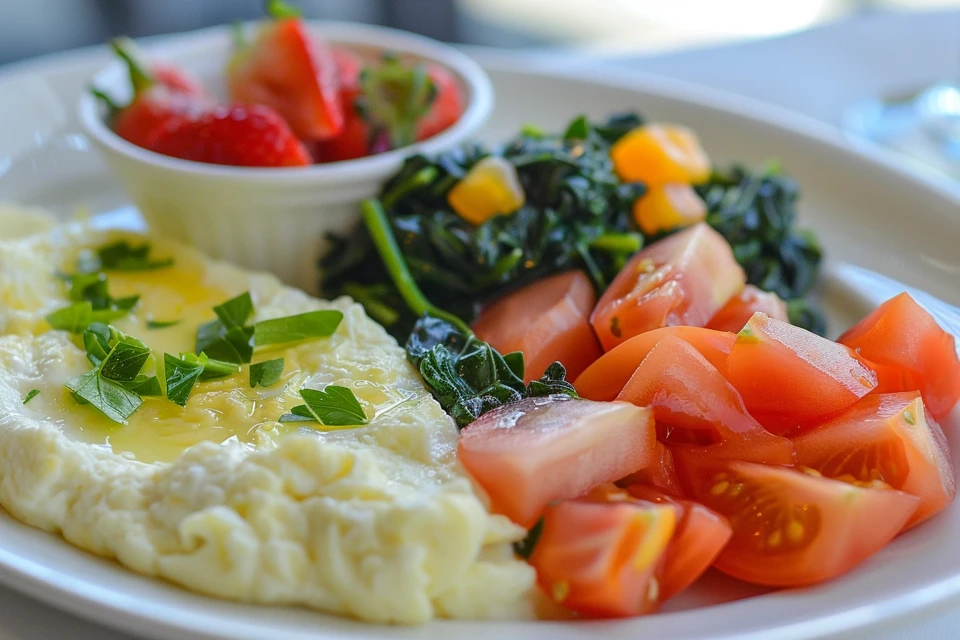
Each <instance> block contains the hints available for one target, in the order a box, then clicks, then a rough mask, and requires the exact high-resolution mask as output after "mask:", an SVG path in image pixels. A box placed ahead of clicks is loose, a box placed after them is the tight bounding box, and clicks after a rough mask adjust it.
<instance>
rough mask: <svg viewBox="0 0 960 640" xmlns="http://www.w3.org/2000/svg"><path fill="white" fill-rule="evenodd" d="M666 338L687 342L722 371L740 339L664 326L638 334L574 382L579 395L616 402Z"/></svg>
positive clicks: (727, 335)
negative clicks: (649, 354) (675, 338)
mask: <svg viewBox="0 0 960 640" xmlns="http://www.w3.org/2000/svg"><path fill="white" fill-rule="evenodd" d="M665 336H674V337H677V338H680V339H681V340H683V341H685V342H688V343H689V344H690V345H691V346H692V347H693V348H694V349H696V350H697V351H699V352H700V355H702V356H703V357H704V358H706V359H707V361H709V362H710V364H712V365H713V366H714V367H716V368H717V369H719V370H720V371H723V369H724V367H725V366H726V365H725V362H726V360H727V354H728V353H730V349H731V348H732V347H733V343H734V342H735V341H736V339H737V337H736V336H735V335H733V334H731V333H729V332H726V331H713V330H712V329H704V328H702V327H683V326H680V327H663V328H661V329H654V330H653V331H647V332H645V333H641V334H640V335H636V336H634V337H632V338H630V339H629V340H627V341H625V342H622V343H620V344H619V345H617V346H616V347H614V348H613V349H611V350H610V351H607V352H606V353H605V354H603V355H602V356H600V359H599V360H597V361H596V362H594V363H593V364H591V365H590V366H589V367H587V368H586V370H585V371H584V372H583V373H581V374H580V375H579V376H578V377H577V379H576V382H575V383H574V386H575V387H576V388H577V393H578V394H580V396H582V397H584V398H589V399H590V400H613V399H614V398H616V397H617V394H618V393H620V391H622V390H623V385H625V384H627V380H629V379H630V376H632V375H633V372H634V371H636V370H637V367H639V366H640V363H641V362H643V359H644V358H646V357H647V354H648V353H650V350H651V349H653V348H654V347H655V346H656V345H657V343H658V342H660V341H661V340H662V339H663V338H664V337H665Z"/></svg>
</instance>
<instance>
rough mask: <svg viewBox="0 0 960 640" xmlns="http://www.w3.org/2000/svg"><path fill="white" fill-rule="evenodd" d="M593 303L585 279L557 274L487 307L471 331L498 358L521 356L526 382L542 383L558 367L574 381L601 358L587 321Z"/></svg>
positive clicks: (579, 273) (580, 274) (579, 275)
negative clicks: (548, 371) (515, 353)
mask: <svg viewBox="0 0 960 640" xmlns="http://www.w3.org/2000/svg"><path fill="white" fill-rule="evenodd" d="M594 302H596V295H595V294H594V292H593V285H592V284H591V283H590V279H589V278H587V276H586V274H584V273H583V272H582V271H567V272H564V273H558V274H556V275H553V276H550V277H549V278H544V279H543V280H537V281H536V282H534V283H533V284H530V285H527V286H526V287H523V288H522V289H518V290H517V291H514V292H513V293H509V294H507V295H506V296H504V297H502V298H500V299H498V300H495V301H494V302H492V303H491V304H489V305H487V307H485V308H484V309H483V312H482V313H481V314H480V317H478V318H477V320H476V322H474V324H473V330H474V331H475V332H476V334H477V337H478V338H480V339H481V340H483V341H484V342H488V343H490V344H491V345H492V346H493V348H495V349H496V350H497V351H499V352H500V353H510V352H512V351H522V352H523V360H524V365H525V367H524V375H523V377H524V380H525V381H526V382H530V381H531V380H537V379H538V378H540V376H542V375H543V372H544V371H546V369H547V367H548V366H550V364H551V363H553V362H556V361H559V362H560V363H561V364H562V365H563V366H564V367H565V368H566V370H567V376H568V377H570V378H571V379H573V378H575V377H577V376H578V375H580V372H581V371H583V370H584V369H586V368H587V366H589V365H590V364H591V363H592V362H593V361H594V360H596V359H597V358H599V357H600V353H601V352H600V344H599V343H598V342H597V338H596V336H594V335H593V329H591V328H590V322H589V321H588V320H587V318H588V316H589V315H590V311H591V310H592V309H593V304H594Z"/></svg>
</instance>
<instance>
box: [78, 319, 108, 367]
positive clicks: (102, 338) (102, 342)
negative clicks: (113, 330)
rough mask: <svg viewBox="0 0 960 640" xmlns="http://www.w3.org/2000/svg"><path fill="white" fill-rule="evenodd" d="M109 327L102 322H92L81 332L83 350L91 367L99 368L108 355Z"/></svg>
mask: <svg viewBox="0 0 960 640" xmlns="http://www.w3.org/2000/svg"><path fill="white" fill-rule="evenodd" d="M110 338H111V334H110V327H108V326H107V325H105V324H103V323H102V322H92V323H91V324H90V326H89V327H88V328H87V329H86V330H85V331H84V332H83V348H84V349H86V351H87V359H88V360H90V362H91V363H92V364H93V366H95V367H96V366H99V365H100V363H101V362H103V360H104V358H106V357H107V355H108V354H109V353H110Z"/></svg>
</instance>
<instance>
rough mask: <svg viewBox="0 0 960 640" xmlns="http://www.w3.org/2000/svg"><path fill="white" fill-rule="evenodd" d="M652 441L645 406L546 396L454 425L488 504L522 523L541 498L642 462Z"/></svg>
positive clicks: (569, 493) (531, 518) (570, 494)
mask: <svg viewBox="0 0 960 640" xmlns="http://www.w3.org/2000/svg"><path fill="white" fill-rule="evenodd" d="M655 445H656V430H655V428H654V424H653V415H652V413H651V412H650V411H649V410H648V409H641V408H639V407H635V406H633V405H631V404H628V403H626V402H593V401H591V400H581V399H574V398H569V397H566V396H549V397H546V398H526V399H524V400H520V401H518V402H513V403H510V404H508V405H504V406H502V407H500V408H498V409H494V410H493V411H490V412H488V413H485V414H483V415H482V416H480V418H478V419H477V420H476V421H474V422H473V423H471V424H469V425H467V427H466V428H465V429H463V430H462V431H461V432H460V441H459V444H458V454H459V456H460V461H461V462H462V463H463V466H464V467H466V469H467V471H469V472H470V474H471V475H472V476H473V478H474V479H475V480H476V481H477V483H478V484H479V485H480V486H481V487H482V488H483V489H484V491H486V493H487V495H488V496H489V498H490V507H491V509H492V510H493V511H495V512H497V513H502V514H503V515H505V516H507V517H508V518H510V519H511V520H513V521H514V522H516V523H517V524H520V525H522V526H524V527H527V528H530V527H531V526H532V525H533V524H534V523H535V522H536V521H537V518H538V517H539V516H540V514H541V513H542V512H543V508H544V507H546V506H547V504H548V503H550V502H552V501H554V500H562V499H565V498H575V497H577V496H580V495H582V494H584V493H585V492H587V491H589V490H590V489H591V488H592V487H594V486H596V485H598V484H600V483H601V482H613V481H614V480H617V479H619V478H622V477H624V476H626V475H628V474H630V473H633V472H634V471H636V470H638V469H641V468H643V467H646V466H649V465H650V464H651V463H652V462H653V455H654V452H655V449H654V448H655Z"/></svg>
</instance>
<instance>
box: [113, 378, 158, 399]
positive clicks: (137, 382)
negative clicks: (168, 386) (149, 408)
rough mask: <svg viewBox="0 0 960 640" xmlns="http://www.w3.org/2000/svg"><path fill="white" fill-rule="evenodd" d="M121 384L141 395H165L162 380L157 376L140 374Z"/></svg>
mask: <svg viewBox="0 0 960 640" xmlns="http://www.w3.org/2000/svg"><path fill="white" fill-rule="evenodd" d="M121 384H123V386H125V387H126V388H127V389H129V390H130V391H133V392H134V393H135V394H137V395H138V396H141V397H144V396H162V395H163V389H161V388H160V380H159V379H158V378H157V376H145V375H138V376H137V377H136V378H134V379H133V380H130V381H129V382H123V383H121Z"/></svg>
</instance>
